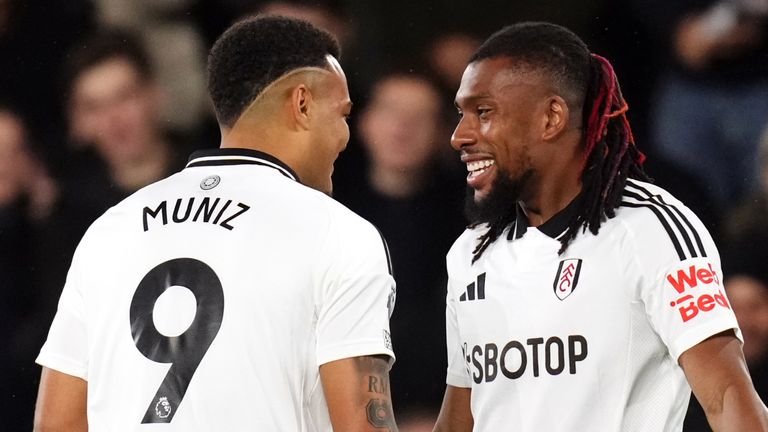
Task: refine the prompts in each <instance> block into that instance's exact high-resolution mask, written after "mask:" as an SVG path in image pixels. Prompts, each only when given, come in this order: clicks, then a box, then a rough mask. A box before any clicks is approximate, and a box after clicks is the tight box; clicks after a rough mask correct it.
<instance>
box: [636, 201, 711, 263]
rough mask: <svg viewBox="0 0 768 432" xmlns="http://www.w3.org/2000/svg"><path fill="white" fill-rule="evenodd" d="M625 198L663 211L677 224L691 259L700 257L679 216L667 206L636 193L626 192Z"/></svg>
mask: <svg viewBox="0 0 768 432" xmlns="http://www.w3.org/2000/svg"><path fill="white" fill-rule="evenodd" d="M623 195H624V196H625V197H629V198H634V199H636V200H638V201H641V202H648V203H649V204H651V205H655V206H657V207H658V208H659V209H661V210H663V211H664V213H666V215H667V216H668V217H669V219H670V220H671V221H672V223H674V224H675V227H677V231H678V232H679V233H680V236H682V238H683V241H684V242H685V245H686V246H687V247H688V252H689V253H690V254H691V258H696V257H697V256H699V255H698V254H697V253H696V249H695V248H694V247H693V243H692V242H691V238H690V237H689V236H688V233H687V232H686V231H685V228H683V225H682V224H681V223H680V220H679V219H678V218H677V216H676V215H675V214H674V213H672V211H671V210H670V209H669V208H667V207H666V206H664V205H662V204H661V203H659V202H658V201H657V200H655V199H654V198H651V197H644V196H641V195H639V194H636V193H634V192H629V191H624V194H623Z"/></svg>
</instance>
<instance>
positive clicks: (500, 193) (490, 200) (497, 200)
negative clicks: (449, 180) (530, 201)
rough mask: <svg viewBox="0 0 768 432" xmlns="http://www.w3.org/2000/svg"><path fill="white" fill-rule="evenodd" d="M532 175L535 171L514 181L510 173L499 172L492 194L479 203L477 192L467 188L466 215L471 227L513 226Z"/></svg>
mask: <svg viewBox="0 0 768 432" xmlns="http://www.w3.org/2000/svg"><path fill="white" fill-rule="evenodd" d="M532 175H533V171H532V170H527V171H525V172H524V173H523V175H521V176H520V177H518V178H516V179H513V178H512V176H511V175H510V174H509V173H508V172H506V171H502V170H499V172H498V175H497V176H496V178H495V179H494V181H493V184H492V185H491V190H490V192H489V193H488V195H487V196H486V197H485V198H483V199H481V200H479V201H476V200H475V190H474V189H472V188H471V187H469V186H467V195H466V198H465V201H464V214H465V216H466V217H467V219H468V220H469V223H470V225H471V226H475V225H480V224H484V223H488V224H498V223H501V224H502V226H507V225H509V224H511V223H512V222H513V221H514V220H515V218H516V216H517V202H518V201H519V200H520V195H521V193H522V189H523V186H525V184H526V183H528V180H529V179H530V178H531V176H532Z"/></svg>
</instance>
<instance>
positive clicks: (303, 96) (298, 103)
mask: <svg viewBox="0 0 768 432" xmlns="http://www.w3.org/2000/svg"><path fill="white" fill-rule="evenodd" d="M311 105H312V92H311V91H310V89H309V87H307V85H306V84H299V85H297V86H296V87H294V88H293V90H291V96H290V110H291V115H292V117H293V120H294V122H295V124H296V125H297V126H298V127H300V128H302V129H309V125H310V121H309V120H310V114H311Z"/></svg>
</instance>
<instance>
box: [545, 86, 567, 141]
mask: <svg viewBox="0 0 768 432" xmlns="http://www.w3.org/2000/svg"><path fill="white" fill-rule="evenodd" d="M545 114H546V120H545V124H544V133H543V135H542V137H541V138H542V139H543V140H545V141H550V140H552V139H555V138H557V137H558V136H559V135H560V133H562V132H563V131H564V130H565V129H566V126H567V125H568V120H569V119H570V115H571V113H570V110H569V109H568V104H567V103H566V102H565V99H563V98H562V97H560V96H557V95H555V96H551V97H550V98H549V99H548V100H547V106H546V113H545Z"/></svg>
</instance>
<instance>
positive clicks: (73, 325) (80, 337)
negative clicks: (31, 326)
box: [35, 245, 88, 379]
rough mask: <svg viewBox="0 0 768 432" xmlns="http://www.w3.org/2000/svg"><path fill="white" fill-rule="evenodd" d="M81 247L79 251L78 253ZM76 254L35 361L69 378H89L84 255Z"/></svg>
mask: <svg viewBox="0 0 768 432" xmlns="http://www.w3.org/2000/svg"><path fill="white" fill-rule="evenodd" d="M81 248H82V245H81V246H79V247H78V249H79V250H78V252H80V249H81ZM78 252H76V253H75V256H74V258H73V260H72V265H71V266H70V268H69V272H68V273H67V280H66V283H65V284H64V289H63V290H62V293H61V297H60V298H59V305H58V309H57V310H56V315H55V317H54V319H53V323H52V324H51V328H50V330H49V331H48V339H47V340H46V341H45V344H43V347H42V348H41V350H40V354H39V355H38V357H37V359H36V360H35V361H36V362H37V363H38V364H39V365H41V366H45V367H47V368H50V369H54V370H57V371H59V372H62V373H65V374H67V375H72V376H76V377H79V378H83V379H87V378H88V333H87V330H86V321H85V302H84V299H83V287H82V278H81V270H80V266H81V262H80V261H81V259H82V257H81V255H82V254H81V253H78Z"/></svg>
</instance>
